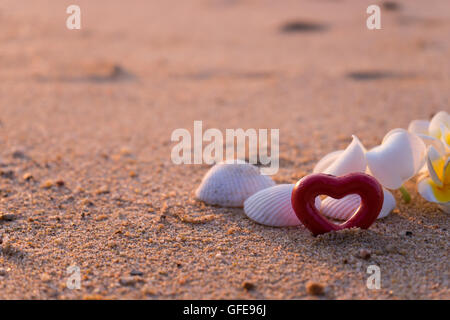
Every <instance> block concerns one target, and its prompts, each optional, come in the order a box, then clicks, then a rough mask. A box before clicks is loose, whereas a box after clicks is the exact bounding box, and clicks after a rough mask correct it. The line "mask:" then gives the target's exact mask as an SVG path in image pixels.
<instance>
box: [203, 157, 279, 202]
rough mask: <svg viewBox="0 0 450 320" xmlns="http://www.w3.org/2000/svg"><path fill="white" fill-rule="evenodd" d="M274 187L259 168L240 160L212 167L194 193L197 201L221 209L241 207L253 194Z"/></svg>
mask: <svg viewBox="0 0 450 320" xmlns="http://www.w3.org/2000/svg"><path fill="white" fill-rule="evenodd" d="M274 185H275V182H274V181H273V180H272V179H271V178H270V177H269V176H265V175H262V174H261V173H260V171H259V168H258V167H256V166H254V165H251V164H249V163H246V162H245V161H241V160H232V161H226V162H221V163H218V164H216V165H214V166H213V167H212V168H211V169H210V170H209V171H208V172H207V173H206V175H205V176H204V177H203V180H202V182H201V184H200V186H199V187H198V188H197V190H196V191H195V196H196V198H197V199H199V200H201V201H204V202H206V203H207V204H211V205H219V206H222V207H242V206H243V205H244V201H245V199H247V198H248V197H250V196H251V195H253V194H254V193H256V192H258V191H260V190H262V189H265V188H268V187H272V186H274Z"/></svg>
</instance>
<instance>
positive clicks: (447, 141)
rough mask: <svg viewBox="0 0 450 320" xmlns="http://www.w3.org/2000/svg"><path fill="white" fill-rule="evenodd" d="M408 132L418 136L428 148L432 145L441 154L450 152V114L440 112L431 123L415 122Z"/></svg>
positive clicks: (424, 121)
mask: <svg viewBox="0 0 450 320" xmlns="http://www.w3.org/2000/svg"><path fill="white" fill-rule="evenodd" d="M408 131H409V132H411V133H414V134H417V135H418V136H419V137H420V138H422V140H423V141H424V142H425V144H426V145H427V146H429V145H432V146H433V147H434V148H435V149H436V150H437V151H439V152H441V153H444V152H445V153H448V152H450V114H448V113H447V112H445V111H440V112H438V113H436V114H435V115H434V117H433V118H432V119H431V121H426V120H414V121H412V122H411V123H410V124H409V127H408Z"/></svg>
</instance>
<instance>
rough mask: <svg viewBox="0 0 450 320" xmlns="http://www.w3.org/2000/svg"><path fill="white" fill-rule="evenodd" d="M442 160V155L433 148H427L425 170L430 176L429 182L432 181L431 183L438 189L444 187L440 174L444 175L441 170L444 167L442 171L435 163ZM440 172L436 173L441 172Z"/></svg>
mask: <svg viewBox="0 0 450 320" xmlns="http://www.w3.org/2000/svg"><path fill="white" fill-rule="evenodd" d="M441 158H442V155H441V154H440V153H439V152H438V151H437V150H436V149H435V148H434V147H433V146H430V147H429V148H428V152H427V168H428V173H429V174H430V178H431V180H433V182H434V183H435V184H436V185H437V186H438V187H442V186H443V185H444V180H443V179H441V178H440V177H441V176H440V174H441V173H442V174H444V172H443V170H444V167H443V166H442V169H441V168H439V165H436V162H439V161H440V160H441ZM441 170H442V172H438V171H441Z"/></svg>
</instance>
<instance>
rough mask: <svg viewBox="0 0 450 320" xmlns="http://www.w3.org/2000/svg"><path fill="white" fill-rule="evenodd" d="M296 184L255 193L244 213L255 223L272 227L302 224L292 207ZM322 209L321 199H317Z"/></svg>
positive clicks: (277, 186) (245, 205) (245, 203)
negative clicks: (293, 191) (292, 196)
mask: <svg viewBox="0 0 450 320" xmlns="http://www.w3.org/2000/svg"><path fill="white" fill-rule="evenodd" d="M294 186H295V185H294V184H280V185H276V186H274V187H270V188H267V189H264V190H261V191H259V192H258V193H255V194H254V195H253V196H251V197H250V198H248V199H247V200H245V202H244V212H245V214H246V215H247V216H248V217H249V218H250V219H251V220H253V221H255V222H257V223H260V224H263V225H266V226H271V227H288V226H297V225H299V224H301V222H300V220H299V219H298V218H297V216H296V215H295V212H294V209H292V205H291V195H292V190H293V189H294ZM316 207H318V208H320V199H319V198H316Z"/></svg>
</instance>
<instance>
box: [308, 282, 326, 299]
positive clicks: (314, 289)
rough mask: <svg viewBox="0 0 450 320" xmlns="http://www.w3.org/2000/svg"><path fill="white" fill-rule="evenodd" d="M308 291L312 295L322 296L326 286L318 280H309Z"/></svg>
mask: <svg viewBox="0 0 450 320" xmlns="http://www.w3.org/2000/svg"><path fill="white" fill-rule="evenodd" d="M306 292H308V294H310V295H312V296H321V295H323V294H324V293H325V286H324V285H323V284H321V283H317V282H308V283H307V284H306Z"/></svg>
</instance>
